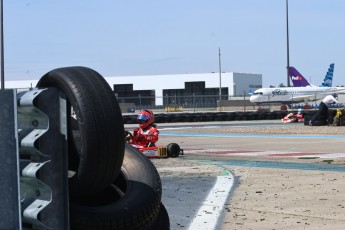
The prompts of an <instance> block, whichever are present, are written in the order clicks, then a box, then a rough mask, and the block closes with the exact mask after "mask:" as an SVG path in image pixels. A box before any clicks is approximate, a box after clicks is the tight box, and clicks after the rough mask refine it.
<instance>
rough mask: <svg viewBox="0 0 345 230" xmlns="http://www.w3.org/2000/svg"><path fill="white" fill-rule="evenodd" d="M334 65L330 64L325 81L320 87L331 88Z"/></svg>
mask: <svg viewBox="0 0 345 230" xmlns="http://www.w3.org/2000/svg"><path fill="white" fill-rule="evenodd" d="M333 72H334V63H332V64H330V66H329V68H328V71H327V73H326V76H325V79H323V82H322V84H321V85H320V86H324V87H331V86H332V81H333Z"/></svg>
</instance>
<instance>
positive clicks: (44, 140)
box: [0, 88, 69, 230]
mask: <svg viewBox="0 0 345 230" xmlns="http://www.w3.org/2000/svg"><path fill="white" fill-rule="evenodd" d="M0 101H1V102H2V109H1V110H0V126H1V127H2V132H1V133H0V154H1V155H2V156H3V157H2V159H3V160H1V161H0V182H1V187H0V197H2V198H3V200H4V202H2V205H0V229H16V230H17V229H69V218H68V216H69V213H68V177H67V173H68V167H67V130H66V124H67V121H66V119H67V118H66V100H65V96H64V95H62V94H61V92H60V91H58V90H57V89H55V88H49V89H40V90H38V89H33V90H30V91H26V92H21V93H19V94H17V92H16V90H14V89H13V90H0Z"/></svg>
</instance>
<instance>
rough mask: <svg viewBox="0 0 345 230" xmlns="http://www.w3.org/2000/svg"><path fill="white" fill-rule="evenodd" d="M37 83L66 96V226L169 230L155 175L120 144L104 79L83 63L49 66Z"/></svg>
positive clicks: (117, 117) (120, 130)
mask: <svg viewBox="0 0 345 230" xmlns="http://www.w3.org/2000/svg"><path fill="white" fill-rule="evenodd" d="M37 87H39V88H46V87H56V88H58V89H60V90H61V91H62V92H63V93H64V94H65V95H66V98H67V114H74V116H68V117H67V130H68V169H69V172H68V175H69V179H68V181H69V216H70V219H69V221H70V229H71V230H74V229H82V230H98V229H102V230H106V229H133V230H134V229H169V217H168V213H167V211H166V209H165V207H164V205H163V204H162V203H161V196H162V185H161V180H160V177H159V174H158V172H157V170H156V168H155V167H154V165H153V164H152V163H151V161H150V160H148V159H147V158H146V157H145V156H144V155H143V154H141V153H140V152H138V151H137V150H136V149H134V148H132V147H131V146H129V145H126V144H125V138H124V127H123V123H122V115H121V111H120V107H119V105H118V102H117V100H116V97H115V95H114V93H113V92H112V90H111V88H110V86H109V85H108V83H107V82H106V81H105V79H104V78H103V77H102V76H101V75H100V74H99V73H97V72H96V71H94V70H92V69H89V68H86V67H66V68H59V69H55V70H52V71H50V72H48V73H47V74H45V75H44V76H43V77H42V78H41V79H40V80H39V82H38V83H37Z"/></svg>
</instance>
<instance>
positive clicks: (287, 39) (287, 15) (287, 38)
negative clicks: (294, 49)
mask: <svg viewBox="0 0 345 230" xmlns="http://www.w3.org/2000/svg"><path fill="white" fill-rule="evenodd" d="M288 2H289V0H286V49H287V52H286V55H287V66H286V71H287V87H290V77H289V67H290V60H289V59H290V56H289V3H288Z"/></svg>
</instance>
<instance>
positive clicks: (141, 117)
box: [129, 109, 159, 147]
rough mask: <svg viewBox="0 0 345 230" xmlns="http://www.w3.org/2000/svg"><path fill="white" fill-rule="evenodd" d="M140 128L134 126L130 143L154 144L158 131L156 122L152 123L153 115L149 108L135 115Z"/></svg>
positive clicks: (146, 145) (150, 145) (148, 145)
mask: <svg viewBox="0 0 345 230" xmlns="http://www.w3.org/2000/svg"><path fill="white" fill-rule="evenodd" d="M137 120H138V122H139V127H140V128H135V129H134V131H133V137H132V138H131V140H130V142H129V143H130V144H137V145H141V146H145V147H152V146H155V143H156V142H157V141H158V135H159V131H158V130H157V126H156V124H154V121H155V116H154V115H153V112H152V111H151V110H149V109H145V110H142V111H140V112H139V114H138V116H137Z"/></svg>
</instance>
